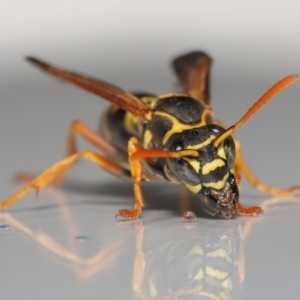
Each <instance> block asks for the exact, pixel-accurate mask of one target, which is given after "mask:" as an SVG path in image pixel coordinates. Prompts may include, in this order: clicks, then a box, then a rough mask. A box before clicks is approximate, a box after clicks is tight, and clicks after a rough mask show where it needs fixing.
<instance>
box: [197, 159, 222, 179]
mask: <svg viewBox="0 0 300 300" xmlns="http://www.w3.org/2000/svg"><path fill="white" fill-rule="evenodd" d="M224 165H225V162H224V160H222V159H215V160H213V161H212V162H209V163H206V164H205V165H204V166H203V167H202V174H203V175H206V174H209V173H210V172H211V171H214V170H215V169H217V168H218V167H223V166H224Z"/></svg>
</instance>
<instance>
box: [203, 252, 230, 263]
mask: <svg viewBox="0 0 300 300" xmlns="http://www.w3.org/2000/svg"><path fill="white" fill-rule="evenodd" d="M206 256H208V257H221V258H224V259H225V260H226V261H228V262H229V263H232V259H231V258H230V257H229V255H228V253H227V251H226V250H225V249H222V248H221V249H218V250H216V251H213V252H209V253H207V254H206Z"/></svg>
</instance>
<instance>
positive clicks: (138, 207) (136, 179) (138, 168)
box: [116, 137, 144, 219]
mask: <svg viewBox="0 0 300 300" xmlns="http://www.w3.org/2000/svg"><path fill="white" fill-rule="evenodd" d="M141 149H142V146H141V144H140V142H139V140H138V139H137V138H136V137H132V138H131V139H130V140H129V142H128V156H129V158H130V157H131V156H132V155H133V154H134V153H136V152H137V151H138V150H141ZM129 164H130V170H131V176H132V180H133V191H134V198H135V205H134V209H133V210H128V209H121V210H119V211H118V213H117V214H116V217H118V216H121V217H124V218H127V219H133V218H137V217H138V215H139V214H140V213H141V212H142V207H143V206H144V200H143V195H142V190H141V185H140V182H141V180H142V176H143V171H142V165H141V162H140V160H139V159H135V160H129Z"/></svg>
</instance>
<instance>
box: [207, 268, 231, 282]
mask: <svg viewBox="0 0 300 300" xmlns="http://www.w3.org/2000/svg"><path fill="white" fill-rule="evenodd" d="M205 271H206V273H207V274H208V275H209V276H210V277H214V278H217V279H219V280H222V279H225V278H227V277H228V272H222V271H220V270H217V269H214V268H212V267H210V266H207V267H206V268H205Z"/></svg>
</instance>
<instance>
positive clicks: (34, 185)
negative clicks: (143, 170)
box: [0, 150, 126, 208]
mask: <svg viewBox="0 0 300 300" xmlns="http://www.w3.org/2000/svg"><path fill="white" fill-rule="evenodd" d="M81 157H84V158H86V159H89V160H91V161H93V162H94V163H96V164H97V165H98V166H100V167H102V168H104V169H105V170H107V171H109V172H111V173H114V174H116V175H122V174H123V173H124V172H125V171H126V170H125V169H124V168H123V167H122V166H120V165H119V164H116V163H115V162H113V161H111V160H110V159H108V158H106V157H103V156H101V155H99V154H98V153H95V152H93V151H90V150H84V151H81V152H78V153H75V154H73V155H71V156H69V157H66V158H65V159H63V160H61V161H60V162H58V163H56V164H55V165H53V166H52V167H50V168H49V169H47V170H46V171H45V172H43V173H42V174H41V175H39V176H37V177H36V178H34V179H33V180H32V181H31V182H30V183H29V184H28V185H27V186H25V187H24V188H22V189H21V190H19V191H18V192H17V193H15V194H13V195H12V196H10V197H9V198H7V199H6V200H4V201H2V202H0V208H6V207H9V206H10V205H12V204H13V203H14V202H16V201H17V200H18V199H19V198H21V197H22V196H24V195H26V194H27V193H28V192H29V191H30V190H31V189H35V190H36V192H37V193H38V192H39V190H40V189H41V188H43V187H45V186H46V185H48V184H49V183H51V182H52V181H53V180H54V179H55V177H57V176H59V175H61V174H63V173H64V172H66V171H67V169H68V168H69V167H70V166H71V165H73V164H74V163H76V162H77V160H78V159H79V158H81Z"/></svg>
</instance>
